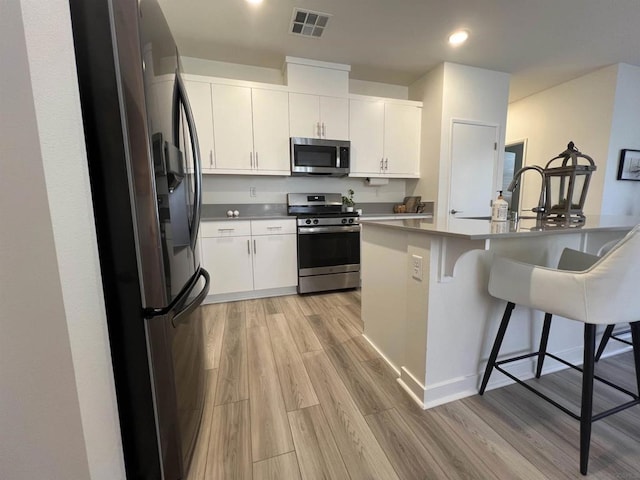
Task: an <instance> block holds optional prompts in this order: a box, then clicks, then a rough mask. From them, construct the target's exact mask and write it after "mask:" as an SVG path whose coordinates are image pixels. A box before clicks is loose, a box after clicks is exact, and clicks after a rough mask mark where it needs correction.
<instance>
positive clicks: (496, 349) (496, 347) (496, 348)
mask: <svg viewBox="0 0 640 480" xmlns="http://www.w3.org/2000/svg"><path fill="white" fill-rule="evenodd" d="M515 306H516V304H515V303H512V302H508V303H507V307H506V308H505V309H504V314H503V315H502V321H501V322H500V327H499V328H498V334H497V335H496V339H495V341H494V342H493V348H492V349H491V354H490V355H489V360H487V367H486V368H485V370H484V377H482V384H481V385H480V391H479V393H480V395H482V394H484V390H485V388H487V383H488V382H489V377H490V376H491V372H492V371H493V366H494V364H495V363H496V359H497V358H498V353H500V346H501V345H502V340H503V339H504V334H505V332H506V331H507V326H508V325H509V319H510V318H511V312H512V311H513V307H515Z"/></svg>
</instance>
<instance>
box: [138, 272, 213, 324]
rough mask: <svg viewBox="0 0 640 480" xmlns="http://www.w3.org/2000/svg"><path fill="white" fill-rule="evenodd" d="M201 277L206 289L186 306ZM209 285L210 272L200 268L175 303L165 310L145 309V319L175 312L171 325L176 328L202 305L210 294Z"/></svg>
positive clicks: (203, 288) (174, 300) (175, 299)
mask: <svg viewBox="0 0 640 480" xmlns="http://www.w3.org/2000/svg"><path fill="white" fill-rule="evenodd" d="M200 277H203V278H204V287H202V290H201V291H200V293H198V295H197V296H196V297H195V298H194V299H193V300H191V301H190V302H189V303H188V304H187V305H185V303H186V302H187V300H188V299H189V295H190V294H191V292H192V291H193V289H194V288H195V287H196V285H197V284H198V280H200ZM209 285H210V277H209V272H207V271H206V270H205V269H204V268H202V267H200V268H199V269H198V271H197V272H196V273H195V275H193V277H191V280H189V281H188V282H187V284H186V285H185V286H184V287H183V288H182V290H181V291H180V293H179V294H178V295H177V296H176V297H175V298H174V299H173V301H172V302H171V303H170V304H169V305H167V306H166V307H164V308H145V309H144V311H143V315H144V318H153V317H160V316H164V315H167V314H169V313H171V312H174V316H173V318H172V319H171V323H172V324H173V326H174V327H175V326H176V325H178V324H179V323H180V322H181V321H182V320H184V318H186V317H188V316H189V314H191V312H193V311H194V310H195V309H196V307H198V305H200V304H201V303H202V301H203V300H204V299H205V297H206V296H207V294H208V293H209Z"/></svg>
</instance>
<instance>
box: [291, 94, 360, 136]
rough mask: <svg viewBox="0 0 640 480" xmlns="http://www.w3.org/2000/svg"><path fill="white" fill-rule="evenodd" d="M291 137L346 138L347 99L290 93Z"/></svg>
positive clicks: (347, 126)
mask: <svg viewBox="0 0 640 480" xmlns="http://www.w3.org/2000/svg"><path fill="white" fill-rule="evenodd" d="M289 121H290V136H291V137H304V138H328V139H331V140H348V139H349V100H348V99H346V98H339V97H326V96H319V95H308V94H303V93H290V94H289Z"/></svg>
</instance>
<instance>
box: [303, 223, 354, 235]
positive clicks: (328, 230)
mask: <svg viewBox="0 0 640 480" xmlns="http://www.w3.org/2000/svg"><path fill="white" fill-rule="evenodd" d="M359 231H360V225H345V226H344V227H343V226H330V227H298V234H300V235H309V234H313V233H351V232H353V233H358V232H359Z"/></svg>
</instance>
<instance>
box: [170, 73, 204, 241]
mask: <svg viewBox="0 0 640 480" xmlns="http://www.w3.org/2000/svg"><path fill="white" fill-rule="evenodd" d="M174 92H175V94H174V102H175V103H174V113H173V120H174V129H175V130H174V142H175V145H179V128H178V125H180V122H179V120H180V108H178V107H179V104H180V103H181V104H182V106H183V107H184V112H185V116H186V118H187V127H188V128H189V136H190V137H191V151H192V152H193V170H194V172H193V177H194V182H193V217H192V218H191V225H190V231H191V249H192V250H193V249H195V248H196V242H197V241H198V229H199V228H200V215H201V210H202V159H201V158H200V144H199V143H198V132H197V131H196V124H195V120H194V118H193V111H192V110H191V104H190V103H189V97H188V96H187V89H186V87H185V85H184V82H183V81H182V77H181V76H180V74H179V73H176V88H175V91H174ZM176 112H177V113H176Z"/></svg>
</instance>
